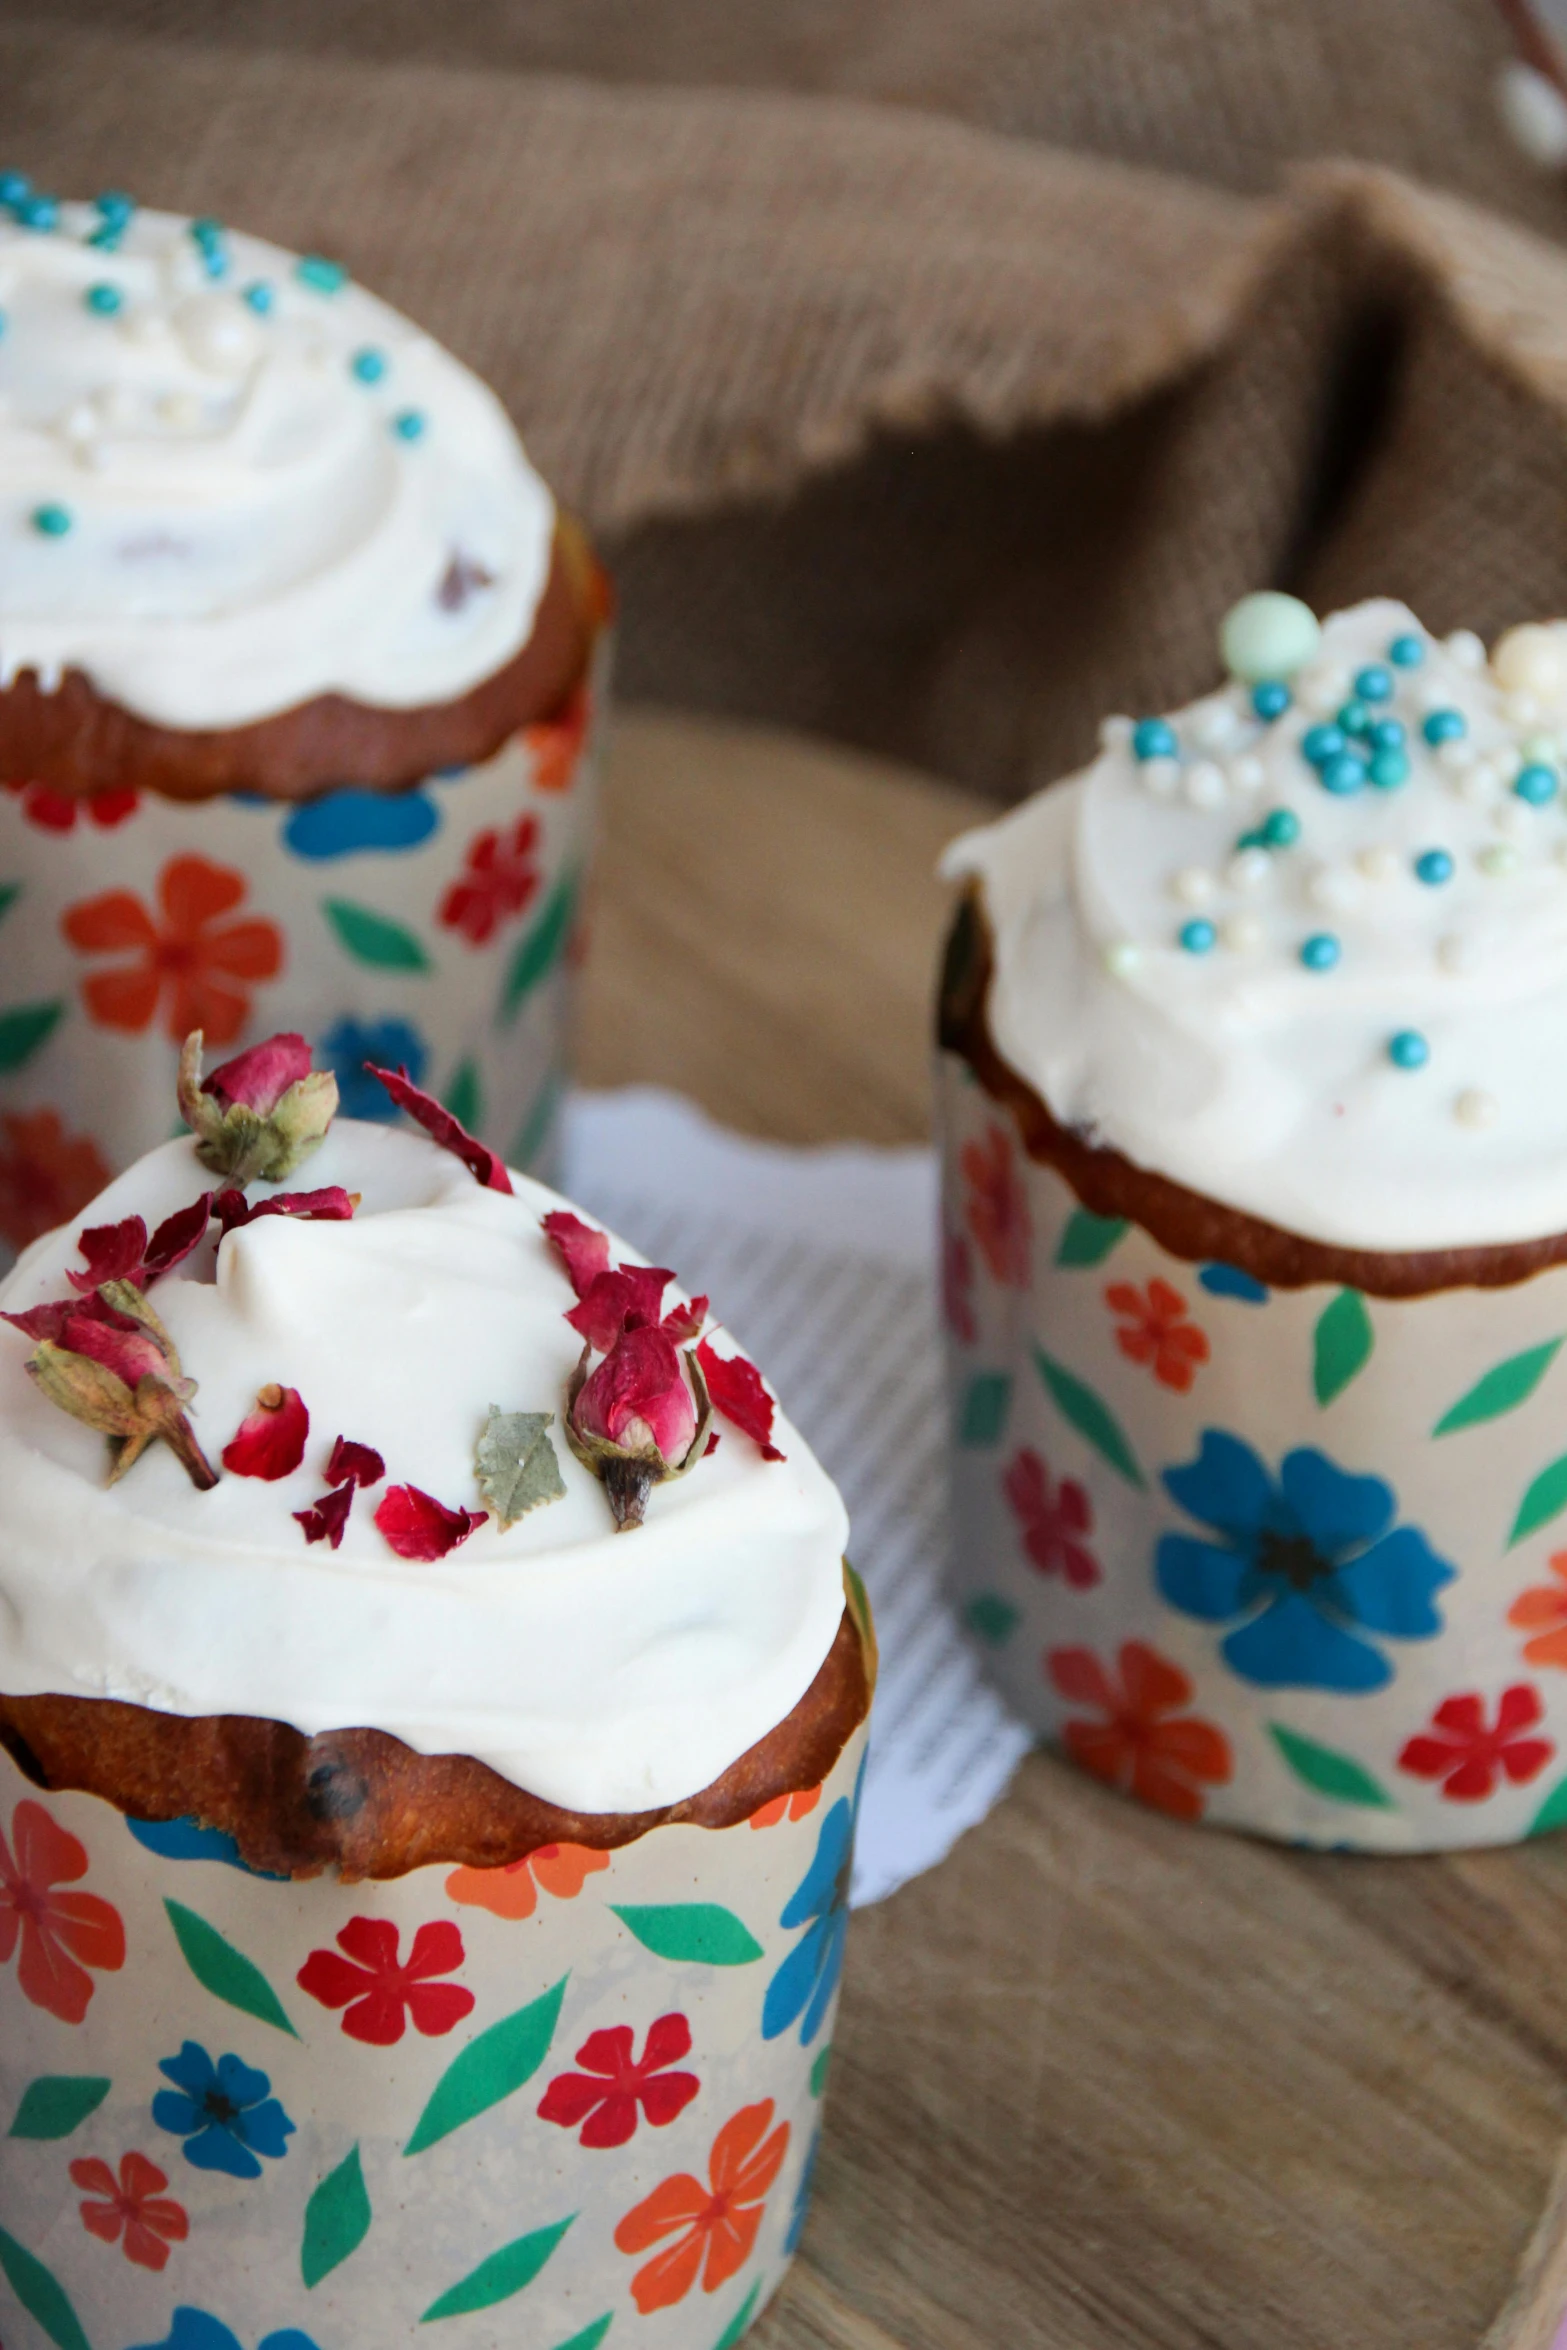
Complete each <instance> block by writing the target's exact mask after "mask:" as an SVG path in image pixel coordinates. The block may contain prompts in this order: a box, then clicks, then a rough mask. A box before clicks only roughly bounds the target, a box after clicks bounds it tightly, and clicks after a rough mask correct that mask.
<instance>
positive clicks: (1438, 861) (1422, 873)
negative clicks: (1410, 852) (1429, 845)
mask: <svg viewBox="0 0 1567 2350" xmlns="http://www.w3.org/2000/svg"><path fill="white" fill-rule="evenodd" d="M1452 878H1453V860H1452V858H1451V857H1450V856H1449V855H1448V853H1447V851H1446V849H1426V850H1424V851H1422V853H1421V854H1420V855H1419V856H1418V857H1417V858H1416V859H1415V879H1416V880H1417V881H1423V882H1424V883H1425V885H1426V887H1427V889H1439V888H1440V887H1441V885H1442V883H1443V882H1444V881H1451V880H1452Z"/></svg>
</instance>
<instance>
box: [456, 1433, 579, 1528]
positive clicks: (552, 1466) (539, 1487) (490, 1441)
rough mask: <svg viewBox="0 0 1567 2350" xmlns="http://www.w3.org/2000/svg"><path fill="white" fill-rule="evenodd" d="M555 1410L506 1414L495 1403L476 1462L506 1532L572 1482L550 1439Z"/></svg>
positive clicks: (485, 1492)
mask: <svg viewBox="0 0 1567 2350" xmlns="http://www.w3.org/2000/svg"><path fill="white" fill-rule="evenodd" d="M554 1418H555V1414H554V1413H553V1412H503V1411H502V1410H501V1409H500V1407H499V1406H498V1405H497V1404H491V1406H490V1416H489V1418H488V1420H486V1422H485V1424H484V1434H483V1435H482V1436H481V1437H480V1438H479V1443H478V1449H477V1451H476V1452H475V1455H474V1460H475V1463H476V1466H477V1470H478V1478H479V1491H480V1494H481V1495H482V1496H483V1499H484V1502H485V1504H486V1506H487V1508H488V1509H489V1512H490V1515H491V1516H492V1517H493V1518H494V1520H495V1523H496V1525H497V1526H499V1527H500V1529H501V1531H502V1532H503V1533H504V1532H505V1530H506V1528H507V1527H508V1526H515V1524H516V1523H517V1520H518V1519H519V1518H523V1517H526V1516H527V1514H528V1512H529V1510H536V1509H539V1508H541V1507H542V1506H543V1504H544V1503H545V1502H548V1501H560V1500H562V1499H563V1498H564V1495H565V1491H566V1480H565V1478H564V1477H563V1476H562V1475H561V1473H560V1463H559V1461H558V1460H557V1459H556V1458H555V1447H554V1445H553V1444H552V1443H551V1442H550V1437H549V1430H550V1425H551V1423H552V1422H553V1420H554Z"/></svg>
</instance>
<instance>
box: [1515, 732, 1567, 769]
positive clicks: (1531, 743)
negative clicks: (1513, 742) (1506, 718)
mask: <svg viewBox="0 0 1567 2350" xmlns="http://www.w3.org/2000/svg"><path fill="white" fill-rule="evenodd" d="M1518 748H1519V751H1520V752H1521V753H1522V755H1523V757H1524V758H1525V759H1526V760H1527V761H1528V763H1529V765H1530V766H1531V767H1554V766H1555V764H1556V762H1557V760H1558V759H1559V758H1560V757H1561V755H1562V746H1561V739H1560V737H1559V736H1557V735H1554V734H1530V735H1526V736H1525V737H1524V739H1523V741H1522V742H1521V743H1520V744H1519V745H1518Z"/></svg>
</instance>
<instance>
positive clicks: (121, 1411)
mask: <svg viewBox="0 0 1567 2350" xmlns="http://www.w3.org/2000/svg"><path fill="white" fill-rule="evenodd" d="M100 1304H101V1305H102V1306H106V1307H108V1308H109V1309H110V1317H111V1318H107V1319H106V1318H105V1317H104V1315H103V1314H102V1313H101V1312H100V1311H98V1310H96V1309H97V1308H98V1307H99V1306H100ZM27 1371H28V1376H29V1377H30V1378H31V1379H32V1380H33V1381H34V1382H35V1383H36V1385H37V1387H38V1389H39V1391H40V1393H42V1394H43V1395H45V1396H47V1397H48V1399H49V1401H50V1402H51V1403H53V1404H57V1405H58V1406H59V1408H60V1409H61V1411H64V1412H69V1413H70V1415H71V1417H72V1418H73V1419H75V1420H81V1421H82V1422H83V1423H84V1424H85V1425H86V1426H87V1427H89V1428H97V1429H98V1430H100V1431H101V1433H102V1434H103V1435H105V1436H107V1437H108V1439H109V1447H110V1452H111V1455H112V1466H111V1468H110V1471H109V1482H110V1484H111V1485H113V1484H115V1483H116V1482H117V1481H118V1480H119V1479H120V1478H121V1477H123V1476H124V1474H125V1472H126V1470H127V1469H129V1468H130V1467H131V1466H132V1465H133V1464H134V1463H135V1462H136V1461H138V1460H139V1459H140V1458H141V1456H142V1454H143V1453H144V1452H145V1451H146V1449H147V1447H148V1445H149V1444H152V1443H153V1442H155V1441H156V1440H157V1439H159V1438H161V1439H162V1440H163V1442H164V1443H165V1444H167V1445H168V1447H169V1449H170V1451H171V1452H172V1453H173V1454H174V1455H175V1457H176V1459H177V1460H178V1461H179V1462H180V1464H181V1466H182V1467H183V1468H184V1470H185V1472H186V1474H187V1475H188V1476H189V1478H190V1480H191V1483H192V1484H193V1485H195V1486H196V1487H197V1488H198V1490H200V1491H203V1492H205V1491H206V1490H207V1488H208V1487H209V1486H213V1485H216V1483H217V1481H218V1478H217V1471H216V1470H215V1469H214V1468H213V1466H212V1464H211V1462H210V1461H209V1460H208V1459H207V1457H206V1455H205V1454H204V1453H203V1451H202V1449H201V1446H200V1445H199V1444H198V1443H197V1441H196V1436H195V1431H194V1430H193V1429H192V1427H191V1424H190V1421H189V1420H188V1418H187V1417H186V1406H187V1405H188V1404H189V1402H190V1401H191V1398H192V1397H193V1396H194V1395H195V1392H196V1382H195V1381H194V1380H193V1379H187V1378H186V1377H185V1375H184V1373H183V1372H182V1370H181V1368H180V1358H179V1352H178V1349H177V1348H176V1347H175V1344H174V1341H173V1339H172V1338H171V1337H170V1335H169V1333H168V1331H167V1330H166V1329H165V1328H164V1326H163V1324H162V1322H161V1321H160V1320H159V1319H158V1316H157V1315H156V1314H155V1313H154V1311H153V1309H152V1307H151V1306H150V1305H149V1304H148V1303H147V1300H146V1299H145V1298H144V1297H143V1296H142V1294H141V1291H140V1290H139V1289H137V1288H136V1287H135V1285H134V1284H133V1283H132V1282H129V1281H109V1282H105V1284H104V1285H103V1288H102V1290H101V1292H100V1293H99V1297H98V1298H95V1299H94V1300H92V1301H91V1303H90V1304H88V1305H84V1306H82V1307H79V1308H77V1309H75V1310H74V1311H69V1312H66V1313H65V1314H64V1315H63V1318H62V1319H61V1321H60V1323H59V1336H58V1337H57V1338H54V1337H50V1338H45V1339H44V1340H43V1341H42V1342H41V1343H40V1345H39V1346H38V1349H37V1351H36V1352H35V1353H34V1355H33V1356H32V1359H31V1360H30V1361H29V1363H28V1365H27Z"/></svg>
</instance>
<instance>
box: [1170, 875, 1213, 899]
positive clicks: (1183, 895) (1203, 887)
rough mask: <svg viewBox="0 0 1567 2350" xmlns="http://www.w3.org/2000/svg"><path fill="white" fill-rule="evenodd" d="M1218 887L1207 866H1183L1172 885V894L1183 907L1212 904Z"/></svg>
mask: <svg viewBox="0 0 1567 2350" xmlns="http://www.w3.org/2000/svg"><path fill="white" fill-rule="evenodd" d="M1218 886H1219V885H1218V883H1217V881H1216V880H1215V879H1214V877H1213V875H1212V874H1211V873H1210V872H1209V871H1208V868H1207V866H1206V865H1183V866H1182V868H1181V870H1180V872H1179V873H1177V874H1176V876H1175V878H1174V879H1173V880H1172V882H1171V883H1170V888H1171V890H1172V892H1173V893H1174V895H1175V896H1176V897H1178V898H1179V899H1180V901H1181V904H1182V905H1183V906H1206V905H1209V904H1211V903H1212V901H1213V898H1214V895H1215V893H1216V891H1217V889H1218Z"/></svg>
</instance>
